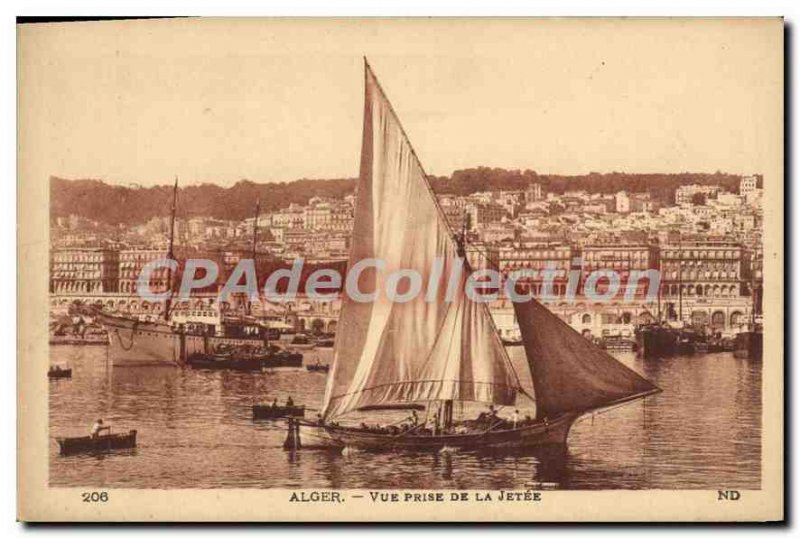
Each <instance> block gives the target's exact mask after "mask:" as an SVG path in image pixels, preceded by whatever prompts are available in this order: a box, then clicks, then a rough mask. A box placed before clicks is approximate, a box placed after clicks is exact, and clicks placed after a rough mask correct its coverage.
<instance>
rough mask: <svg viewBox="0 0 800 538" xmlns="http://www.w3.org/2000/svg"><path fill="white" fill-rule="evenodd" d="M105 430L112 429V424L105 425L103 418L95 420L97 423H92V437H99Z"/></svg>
mask: <svg viewBox="0 0 800 538" xmlns="http://www.w3.org/2000/svg"><path fill="white" fill-rule="evenodd" d="M103 431H108V432H110V431H111V426H104V425H103V419H102V418H98V419H97V420H96V421H95V423H94V424H92V434H91V436H92V439H97V438H98V437H100V433H101V432H103Z"/></svg>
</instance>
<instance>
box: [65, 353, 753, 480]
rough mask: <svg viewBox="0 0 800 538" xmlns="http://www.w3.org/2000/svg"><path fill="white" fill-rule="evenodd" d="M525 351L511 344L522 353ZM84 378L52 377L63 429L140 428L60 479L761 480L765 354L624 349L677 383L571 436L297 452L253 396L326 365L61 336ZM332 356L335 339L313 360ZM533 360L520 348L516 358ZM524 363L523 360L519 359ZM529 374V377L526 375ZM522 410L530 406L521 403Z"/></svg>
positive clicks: (269, 393)
mask: <svg viewBox="0 0 800 538" xmlns="http://www.w3.org/2000/svg"><path fill="white" fill-rule="evenodd" d="M516 352H517V350H516V349H512V353H516ZM51 355H52V359H53V361H54V362H56V361H58V362H67V363H69V365H70V366H71V367H72V368H73V378H72V380H68V381H58V382H53V383H51V384H50V426H51V429H50V434H51V436H52V437H57V436H72V435H85V434H86V432H87V431H88V428H89V427H90V425H91V423H92V422H93V421H94V420H96V419H97V418H99V417H102V418H104V420H107V421H110V422H111V423H112V425H113V426H114V429H115V431H120V430H123V431H125V430H127V429H137V430H138V431H139V438H138V439H139V446H138V448H137V449H136V450H135V451H130V452H125V453H114V454H111V455H106V456H77V457H70V458H63V457H60V456H58V454H57V445H56V443H55V442H53V443H52V445H51V446H52V450H51V463H50V471H51V473H50V483H51V485H54V486H79V485H80V486H90V485H91V486H116V487H143V488H145V487H146V488H185V487H195V488H197V487H206V488H210V487H253V488H269V487H284V488H286V487H288V488H299V487H304V488H313V487H317V488H371V489H375V488H398V487H402V488H404V489H412V488H420V489H431V488H437V489H439V488H440V489H453V488H474V489H526V488H536V489H540V488H544V489H546V488H563V489H618V488H624V489H640V488H662V489H678V488H680V489H684V488H715V489H717V488H720V487H729V488H738V489H748V488H758V487H759V485H760V467H759V465H760V434H761V424H760V420H761V401H760V396H761V370H760V364H759V363H754V362H749V361H747V360H743V359H737V358H734V357H733V356H732V355H730V354H725V353H723V354H711V355H702V356H694V357H671V358H666V359H660V360H648V361H642V360H640V359H637V358H636V357H635V356H633V355H632V354H629V355H624V356H621V357H620V359H621V360H622V361H623V362H625V363H626V364H627V365H628V366H630V367H632V368H634V369H635V370H637V371H639V372H641V373H642V374H643V375H644V376H645V377H647V378H648V379H651V380H652V381H653V382H655V383H656V384H657V385H659V386H660V387H661V388H662V389H664V392H663V393H661V394H658V395H656V396H653V397H651V398H648V399H647V400H645V401H639V402H635V403H632V404H630V405H626V406H623V407H620V408H616V409H613V410H609V411H606V412H600V413H595V414H593V415H588V416H585V417H583V418H582V419H581V420H580V421H578V422H577V423H576V424H575V425H574V426H573V429H572V431H571V433H570V437H569V447H568V448H567V449H565V448H563V447H546V448H540V449H535V450H528V451H525V452H514V451H509V452H502V453H498V452H493V453H464V452H445V453H436V454H396V453H387V454H365V453H359V452H350V451H348V452H346V453H344V454H343V453H337V452H330V451H318V450H304V451H299V452H286V451H284V450H283V449H282V443H283V439H284V437H285V431H284V427H285V426H284V425H283V424H282V423H277V424H276V423H269V422H266V423H262V422H260V423H253V422H252V421H251V406H252V405H253V404H254V403H261V402H268V401H271V400H272V399H273V398H278V399H279V400H280V401H283V400H285V398H286V397H287V396H289V395H291V396H292V397H293V398H294V399H295V400H296V401H298V402H303V403H306V404H307V405H309V406H310V407H311V408H312V409H313V408H318V407H319V405H320V404H321V399H322V394H323V391H324V385H325V375H324V374H319V373H309V372H307V371H305V370H304V369H288V370H275V371H273V372H265V373H251V372H212V371H194V370H189V369H179V368H112V367H110V365H109V364H108V361H107V360H106V353H105V349H103V348H70V347H55V348H53V349H52V353H51ZM317 359H319V360H320V361H321V362H323V363H326V362H328V361H329V359H330V350H320V351H318V352H316V353H315V354H314V355H310V356H308V357H307V360H306V362H313V361H315V360H317ZM513 359H514V360H515V362H521V360H522V358H521V357H520V356H516V355H515V356H514V357H513ZM520 370H521V371H524V370H522V369H520ZM523 382H524V383H525V382H528V383H529V379H528V380H526V379H523ZM521 405H522V407H520V411H521V412H522V413H526V412H529V411H530V409H526V408H525V407H524V404H521Z"/></svg>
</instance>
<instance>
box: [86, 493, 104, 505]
mask: <svg viewBox="0 0 800 538" xmlns="http://www.w3.org/2000/svg"><path fill="white" fill-rule="evenodd" d="M81 497H82V498H83V502H85V503H104V502H107V501H108V492H107V491H91V492H88V491H87V492H83V493H81Z"/></svg>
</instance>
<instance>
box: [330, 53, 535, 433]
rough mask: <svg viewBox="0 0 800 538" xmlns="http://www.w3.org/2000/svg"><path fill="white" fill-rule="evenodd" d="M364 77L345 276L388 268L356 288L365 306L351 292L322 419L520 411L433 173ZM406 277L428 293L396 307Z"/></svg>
mask: <svg viewBox="0 0 800 538" xmlns="http://www.w3.org/2000/svg"><path fill="white" fill-rule="evenodd" d="M365 77H366V80H365V88H366V89H365V104H364V131H363V140H362V149H361V169H360V173H359V179H358V184H357V200H356V208H355V222H354V228H353V242H352V244H353V246H352V249H351V252H350V259H349V262H348V272H347V274H348V275H351V273H353V272H354V270H355V269H357V265H358V264H359V263H360V262H364V261H365V260H378V262H379V263H381V264H382V267H380V268H379V269H376V268H375V267H374V266H371V265H368V264H364V265H363V266H364V267H366V269H364V270H363V271H362V272H361V274H360V278H359V279H358V290H359V292H360V293H361V294H363V295H364V297H367V299H366V300H364V298H361V299H362V300H360V301H357V300H354V298H353V297H350V294H349V293H345V294H344V298H343V303H342V312H341V316H340V320H339V324H338V327H337V331H336V343H335V345H334V362H333V369H332V372H331V375H330V377H329V379H328V385H327V388H326V392H325V403H324V411H323V416H324V417H325V419H330V418H331V417H334V416H338V415H342V414H344V413H347V412H350V411H354V410H356V409H359V408H362V409H363V408H365V407H368V406H376V405H387V404H402V403H414V402H432V401H447V400H459V401H477V402H485V403H494V404H498V405H513V404H514V402H515V400H516V397H517V395H518V394H519V393H520V391H521V390H522V389H521V388H520V382H519V379H518V377H517V375H516V373H515V372H514V369H513V367H512V365H511V361H510V359H509V357H508V355H507V354H506V351H505V349H504V348H503V344H502V342H501V341H500V338H499V336H498V334H497V331H496V330H495V327H494V322H493V320H492V318H491V315H490V314H489V311H488V308H487V307H486V305H485V304H483V303H479V302H476V301H472V300H469V299H468V298H467V297H466V295H465V289H464V288H465V282H466V279H467V278H468V276H469V275H468V268H464V269H463V270H460V271H459V270H458V269H459V268H460V267H461V266H462V264H463V263H464V259H463V257H462V256H460V255H459V249H458V245H457V244H456V241H455V240H454V237H453V234H452V231H451V230H450V228H449V226H448V224H447V221H446V220H445V217H444V215H443V213H442V211H441V208H440V207H439V205H438V203H437V202H436V199H435V196H434V194H433V192H432V190H431V187H430V185H429V183H428V180H427V178H426V175H425V172H424V170H423V168H422V166H421V164H420V162H419V160H418V158H417V156H416V154H415V153H414V150H413V149H412V147H411V144H410V143H409V141H408V138H407V136H406V134H405V132H404V131H403V128H402V127H401V125H400V122H399V120H398V118H397V116H396V115H395V113H394V110H393V109H392V107H391V105H390V104H389V101H388V100H387V98H386V96H385V94H384V93H383V90H382V89H381V87H380V85H379V84H378V82H377V80H376V78H375V75H374V74H373V73H372V71H371V69H370V67H369V65H366V64H365ZM403 270H413V271H416V272H417V273H418V274H419V275H421V276H422V282H423V284H424V286H425V287H426V291H425V292H422V293H418V294H416V296H414V297H413V298H411V299H410V300H407V301H405V302H402V301H400V300H398V298H395V300H390V299H389V298H387V295H386V290H387V289H388V286H387V278H388V277H389V275H391V274H392V273H396V272H398V271H403ZM451 274H455V275H457V278H452V277H451ZM451 278H452V280H453V282H451V286H453V284H456V285H455V286H453V288H454V289H453V290H452V291H453V293H452V294H451V295H447V294H448V289H447V288H448V282H450V281H451ZM432 283H435V284H436V285H431V284H432ZM431 289H435V290H436V292H435V293H434V294H433V295H432V296H431V292H430V290H431ZM373 294H374V297H370V296H372V295H373ZM446 297H447V298H448V299H450V300H445V298H446Z"/></svg>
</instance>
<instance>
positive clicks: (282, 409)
mask: <svg viewBox="0 0 800 538" xmlns="http://www.w3.org/2000/svg"><path fill="white" fill-rule="evenodd" d="M305 414H306V408H305V406H296V405H291V406H286V405H254V406H253V420H274V419H278V418H286V417H304V416H305Z"/></svg>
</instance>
